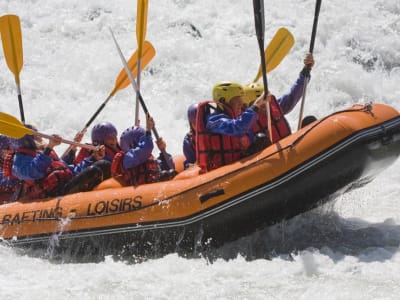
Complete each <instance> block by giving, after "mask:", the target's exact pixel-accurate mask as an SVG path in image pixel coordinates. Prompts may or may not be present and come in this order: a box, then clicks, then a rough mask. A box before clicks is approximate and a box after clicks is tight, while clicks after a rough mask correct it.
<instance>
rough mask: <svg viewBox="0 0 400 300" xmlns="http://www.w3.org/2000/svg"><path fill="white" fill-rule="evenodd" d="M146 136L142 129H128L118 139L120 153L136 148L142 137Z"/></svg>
mask: <svg viewBox="0 0 400 300" xmlns="http://www.w3.org/2000/svg"><path fill="white" fill-rule="evenodd" d="M145 134H146V131H145V130H144V128H143V127H134V126H132V127H130V128H128V129H126V130H125V131H124V132H123V133H122V134H121V137H120V139H119V144H120V146H121V149H122V151H125V152H126V151H128V150H129V149H131V148H135V147H137V145H138V144H139V140H140V138H141V137H142V136H144V135H145Z"/></svg>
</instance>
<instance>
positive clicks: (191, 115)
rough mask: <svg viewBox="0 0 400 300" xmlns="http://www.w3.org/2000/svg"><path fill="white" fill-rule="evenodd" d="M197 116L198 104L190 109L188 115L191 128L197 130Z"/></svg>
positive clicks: (192, 105)
mask: <svg viewBox="0 0 400 300" xmlns="http://www.w3.org/2000/svg"><path fill="white" fill-rule="evenodd" d="M196 114H197V103H196V104H191V105H190V106H189V108H188V111H187V115H188V121H189V124H190V127H191V128H192V129H196Z"/></svg>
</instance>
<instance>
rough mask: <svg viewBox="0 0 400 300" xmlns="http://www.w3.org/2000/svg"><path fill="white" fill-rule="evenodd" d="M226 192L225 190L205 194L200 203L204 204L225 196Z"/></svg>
mask: <svg viewBox="0 0 400 300" xmlns="http://www.w3.org/2000/svg"><path fill="white" fill-rule="evenodd" d="M224 194H225V191H224V189H216V190H215V191H212V192H209V193H207V194H204V195H202V196H200V198H199V199H200V202H201V203H202V204H203V203H204V202H206V201H207V200H209V199H211V198H213V197H217V196H220V195H224Z"/></svg>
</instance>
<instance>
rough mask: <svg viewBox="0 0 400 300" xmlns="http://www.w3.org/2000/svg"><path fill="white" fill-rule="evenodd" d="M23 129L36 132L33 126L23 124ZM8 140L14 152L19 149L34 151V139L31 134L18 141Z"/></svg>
mask: <svg viewBox="0 0 400 300" xmlns="http://www.w3.org/2000/svg"><path fill="white" fill-rule="evenodd" d="M25 127H26V128H29V129H32V130H34V131H37V128H36V127H35V126H33V125H30V124H25ZM10 140H11V145H12V147H13V148H14V149H16V150H17V149H19V148H27V149H36V143H35V139H34V137H33V135H31V134H27V135H24V136H23V137H22V138H20V139H10Z"/></svg>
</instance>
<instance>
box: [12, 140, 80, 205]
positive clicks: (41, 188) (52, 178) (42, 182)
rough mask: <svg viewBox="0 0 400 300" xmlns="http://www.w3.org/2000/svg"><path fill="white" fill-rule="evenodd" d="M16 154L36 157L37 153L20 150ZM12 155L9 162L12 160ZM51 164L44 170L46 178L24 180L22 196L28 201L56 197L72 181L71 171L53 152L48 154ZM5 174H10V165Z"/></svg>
mask: <svg viewBox="0 0 400 300" xmlns="http://www.w3.org/2000/svg"><path fill="white" fill-rule="evenodd" d="M16 153H22V154H25V155H29V156H32V157H36V155H37V152H36V151H35V150H31V149H23V148H20V149H18V150H17V152H16ZM14 155H15V154H14V153H13V154H12V158H11V161H13V159H14ZM50 158H51V163H50V166H49V167H48V168H47V169H46V173H47V176H46V177H44V178H41V179H36V180H25V181H24V188H23V194H22V195H23V196H26V197H28V198H30V199H38V198H46V197H50V196H57V195H59V194H60V193H61V191H62V189H63V187H64V185H65V183H66V182H67V181H69V180H70V179H72V177H73V174H72V171H71V170H70V169H69V168H68V167H67V166H66V165H65V164H64V163H63V162H62V161H60V159H59V158H58V156H57V154H56V153H55V152H54V151H51V152H50ZM8 166H9V169H8V171H7V172H10V174H12V163H11V164H8ZM7 174H8V173H7Z"/></svg>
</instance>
